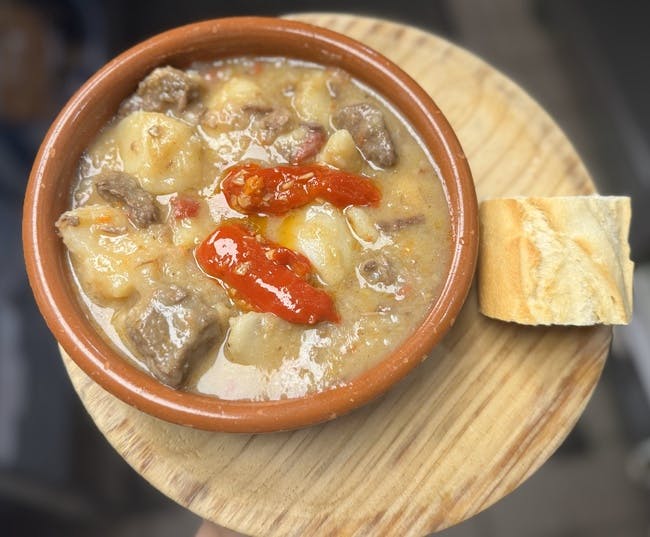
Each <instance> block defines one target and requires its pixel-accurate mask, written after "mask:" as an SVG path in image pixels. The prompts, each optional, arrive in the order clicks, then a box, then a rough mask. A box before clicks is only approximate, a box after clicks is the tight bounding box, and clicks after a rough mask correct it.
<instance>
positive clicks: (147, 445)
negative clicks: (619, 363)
mask: <svg viewBox="0 0 650 537" xmlns="http://www.w3.org/2000/svg"><path fill="white" fill-rule="evenodd" d="M295 18H297V19H300V20H304V21H307V22H311V23H314V24H318V25H321V26H326V27H328V28H331V29H333V30H337V31H339V32H342V33H345V34H348V35H350V36H351V37H354V38H356V39H358V40H360V41H363V42H365V43H367V44H368V45H370V46H371V47H373V48H375V49H377V50H379V51H380V52H382V53H384V54H385V55H386V56H388V57H389V58H390V59H392V60H393V61H395V62H396V63H397V64H399V65H400V66H402V67H403V68H404V69H405V70H406V71H407V72H408V73H410V74H411V75H412V76H413V77H414V78H415V79H416V80H418V81H419V83H420V84H421V85H422V86H423V87H424V88H425V89H426V90H427V91H428V92H429V93H430V94H431V95H432V97H433V98H434V100H435V101H436V102H437V104H438V105H439V107H440V108H441V109H442V111H443V113H444V114H445V115H446V116H447V118H448V119H449V121H450V122H451V124H452V126H453V127H454V128H455V130H456V132H457V134H458V136H459V138H460V141H461V143H462V145H463V147H464V149H465V152H466V154H467V157H468V159H469V162H470V165H471V167H472V170H473V173H474V178H475V181H476V187H477V192H478V196H479V200H481V199H485V198H488V197H498V196H509V195H578V194H589V193H592V192H593V191H594V186H593V184H592V182H591V180H590V178H589V175H588V173H587V172H586V170H585V168H584V166H583V164H582V162H581V161H580V158H579V157H578V156H577V155H576V153H575V151H574V149H573V147H572V146H571V144H570V143H569V141H568V140H567V139H566V137H565V136H564V134H563V133H562V131H561V130H560V129H559V128H558V126H557V125H556V124H555V123H553V121H552V120H551V119H550V118H549V117H548V116H547V114H546V113H545V112H544V111H543V110H542V109H541V108H540V107H539V106H538V105H537V104H536V103H535V102H533V101H532V100H531V99H530V97H528V96H527V95H526V94H525V93H524V92H523V91H522V90H521V89H520V88H519V87H517V86H516V85H515V84H513V83H512V82H511V81H510V80H508V79H507V78H506V77H504V76H503V75H502V74H500V73H498V72H497V71H495V70H494V69H493V68H491V67H490V66H489V65H487V64H485V63H484V62H482V61H481V60H480V59H478V58H476V57H475V56H473V55H471V54H469V53H468V52H466V51H464V50H462V49H460V48H458V47H456V46H454V45H452V44H450V43H449V42H447V41H445V40H443V39H440V38H438V37H435V36H433V35H430V34H428V33H425V32H423V31H420V30H417V29H414V28H411V27H407V26H403V25H399V24H394V23H390V22H387V21H380V20H375V19H368V18H360V17H354V16H347V15H330V14H323V15H320V14H309V15H300V16H295ZM610 339H611V329H610V328H608V327H586V328H575V327H569V328H565V327H553V328H542V327H522V326H516V325H513V324H507V323H502V322H498V321H493V320H489V319H487V318H484V317H482V316H481V315H480V314H479V313H478V308H477V301H476V293H475V292H474V291H472V293H471V294H470V296H469V299H468V301H467V304H466V305H465V307H464V309H463V312H462V314H461V315H460V316H459V318H458V320H457V322H456V325H455V326H454V328H453V329H452V331H451V332H450V333H449V334H448V335H447V336H446V337H445V339H444V340H443V342H442V343H441V344H440V345H438V347H437V348H436V349H435V350H434V351H433V352H432V353H431V355H430V356H429V358H428V359H427V360H426V361H425V362H424V363H423V364H422V365H421V366H419V367H418V368H417V369H416V370H415V371H414V372H413V373H412V374H411V375H410V376H409V377H407V378H406V379H405V380H404V381H402V382H401V383H400V384H399V385H398V386H397V387H395V388H394V389H393V390H391V391H390V392H389V393H388V394H387V395H386V396H384V397H383V398H382V399H380V400H379V401H376V402H375V403H373V404H371V405H368V406H366V407H364V408H362V409H360V410H358V411H356V412H354V413H352V414H349V415H347V416H344V417H340V418H338V419H336V420H334V421H332V422H329V423H326V424H324V425H320V426H316V427H311V428H308V429H303V430H299V431H294V432H287V433H275V434H267V435H241V434H240V435H237V434H225V433H209V432H203V431H196V430H192V429H188V428H184V427H181V426H177V425H172V424H169V423H165V422H163V421H160V420H157V419H155V418H152V417H150V416H148V415H146V414H143V413H141V412H139V411H137V410H135V409H134V408H131V407H130V406H128V405H126V404H124V403H122V402H121V401H119V400H117V399H116V398H114V397H113V396H111V395H109V394H108V393H106V392H105V391H104V390H102V389H101V388H100V387H99V386H98V385H97V384H95V383H94V382H93V381H92V380H91V379H89V378H88V377H87V376H86V375H85V374H84V373H82V372H81V371H80V370H79V369H78V368H77V367H76V366H75V365H74V364H73V363H72V362H71V360H70V359H69V358H68V357H66V356H64V362H65V365H66V367H67V369H68V373H69V374H70V377H71V379H72V382H73V384H74V386H75V389H76V390H77V392H78V393H79V395H80V397H81V399H82V401H83V403H84V405H85V406H86V408H87V410H88V412H89V413H90V415H91V416H92V418H93V419H94V420H95V422H96V423H97V426H98V427H99V429H100V430H101V431H102V433H104V435H105V436H106V438H107V439H108V440H109V442H110V443H111V444H112V445H113V446H114V447H115V449H116V450H117V451H118V452H119V453H120V454H121V455H122V456H123V457H124V458H125V459H126V460H127V462H128V463H129V464H130V465H131V466H133V468H135V470H136V471H138V472H139V473H140V474H141V475H142V476H143V477H144V478H145V479H147V480H148V481H149V482H150V483H151V484H152V485H153V486H154V487H156V488H158V489H159V490H161V491H162V492H164V493H165V494H167V495H168V496H169V497H170V498H172V499H174V500H175V501H177V502H178V503H180V504H181V505H183V506H185V507H187V508H188V509H190V510H191V511H193V512H195V513H197V514H198V515H200V516H202V517H204V518H206V519H209V520H212V521H213V522H215V523H217V524H220V525H222V526H226V527H228V528H232V529H235V530H238V531H241V532H243V533H247V534H252V535H265V536H267V535H295V536H309V535H335V536H341V535H359V536H361V535H363V536H368V535H385V534H387V533H390V534H392V535H423V534H426V533H428V532H432V531H436V530H440V529H443V528H446V527H448V526H450V525H452V524H455V523H458V522H460V521H462V520H465V519H466V518H468V517H471V516H472V515H474V514H476V513H478V512H479V511H481V510H483V509H485V508H486V507H488V506H489V505H491V504H492V503H494V502H495V501H497V500H499V499H500V498H502V497H503V496H504V495H506V494H507V493H508V492H510V491H512V490H513V489H514V488H515V487H517V486H518V485H519V484H520V483H522V481H524V480H525V479H526V478H527V477H528V476H530V475H531V474H532V473H533V472H534V471H535V470H536V469H537V468H538V467H539V466H540V465H541V464H542V463H543V462H544V461H545V460H546V459H547V458H548V457H549V456H550V455H551V453H553V451H554V450H555V449H556V448H557V447H558V445H559V444H560V442H561V441H562V440H563V439H564V438H565V436H566V435H567V434H568V432H569V431H570V429H571V428H572V427H573V425H574V423H575V422H576V420H577V419H578V417H579V415H580V413H581V412H582V410H583V408H584V406H585V405H586V403H587V401H588V399H589V397H590V395H591V393H592V391H593V389H594V387H595V386H596V383H597V381H598V378H599V376H600V373H601V371H602V369H603V365H604V362H605V359H606V355H607V351H608V347H609V343H610Z"/></svg>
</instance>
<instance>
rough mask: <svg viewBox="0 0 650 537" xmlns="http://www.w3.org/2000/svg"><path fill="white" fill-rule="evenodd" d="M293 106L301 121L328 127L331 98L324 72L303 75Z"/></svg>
mask: <svg viewBox="0 0 650 537" xmlns="http://www.w3.org/2000/svg"><path fill="white" fill-rule="evenodd" d="M293 106H294V108H295V110H296V112H297V113H298V116H299V117H300V119H301V120H303V121H307V122H315V123H318V124H320V125H329V123H330V112H331V109H332V97H331V95H330V92H329V90H328V89H327V76H326V74H325V72H317V73H310V74H305V75H304V76H303V77H302V78H301V79H300V82H299V83H298V87H297V88H296V93H295V95H294V97H293Z"/></svg>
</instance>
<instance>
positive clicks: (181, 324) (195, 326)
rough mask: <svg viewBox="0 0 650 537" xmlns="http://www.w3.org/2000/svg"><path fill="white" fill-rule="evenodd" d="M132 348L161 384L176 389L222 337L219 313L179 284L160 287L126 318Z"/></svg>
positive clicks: (127, 333)
mask: <svg viewBox="0 0 650 537" xmlns="http://www.w3.org/2000/svg"><path fill="white" fill-rule="evenodd" d="M124 324H125V327H126V330H125V333H126V337H127V339H128V343H130V345H129V346H130V347H131V348H132V349H133V350H134V351H135V353H136V354H137V355H138V356H139V357H141V358H142V359H143V360H144V362H145V363H146V365H147V366H148V367H149V369H150V370H151V372H152V373H153V374H154V375H155V376H156V377H157V378H158V379H160V380H161V381H162V382H164V383H165V384H168V385H170V386H173V387H176V386H178V385H180V384H181V383H182V382H183V379H184V377H185V373H186V372H187V369H188V366H189V364H190V363H191V362H192V361H193V360H194V359H195V358H197V357H200V356H201V355H202V354H203V353H205V352H206V351H207V350H208V349H209V348H210V347H211V346H212V345H214V344H215V343H216V342H217V341H218V340H219V339H220V338H221V336H222V329H221V326H220V324H219V322H218V319H217V314H216V313H215V312H214V310H213V309H211V308H210V307H209V306H207V305H206V304H205V303H204V302H203V301H202V300H201V298H200V297H199V296H197V295H196V294H194V293H192V292H191V291H189V290H187V289H183V288H181V287H178V286H176V285H169V286H166V287H159V288H158V289H156V290H155V291H154V292H153V294H152V295H151V296H149V297H145V298H142V299H140V301H139V302H138V303H137V304H136V305H135V306H134V307H133V308H132V309H131V310H130V311H129V312H128V314H127V315H126V317H125V323H124Z"/></svg>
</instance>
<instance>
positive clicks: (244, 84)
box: [207, 76, 266, 111]
mask: <svg viewBox="0 0 650 537" xmlns="http://www.w3.org/2000/svg"><path fill="white" fill-rule="evenodd" d="M207 104H208V108H209V109H211V110H216V111H219V110H225V109H228V108H230V109H239V108H243V107H247V106H249V107H250V106H264V105H266V100H265V99H264V93H263V92H262V88H260V87H259V85H258V84H257V83H255V82H253V81H252V80H251V79H249V78H246V77H243V76H237V77H233V78H231V79H230V80H228V81H227V82H226V83H225V84H223V85H222V86H220V87H219V88H218V89H217V90H216V91H215V92H213V93H212V94H211V95H209V96H208V99H207Z"/></svg>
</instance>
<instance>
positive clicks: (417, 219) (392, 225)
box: [377, 214, 426, 233]
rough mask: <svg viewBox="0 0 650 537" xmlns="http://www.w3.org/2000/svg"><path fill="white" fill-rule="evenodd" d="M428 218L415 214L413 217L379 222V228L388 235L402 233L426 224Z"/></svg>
mask: <svg viewBox="0 0 650 537" xmlns="http://www.w3.org/2000/svg"><path fill="white" fill-rule="evenodd" d="M425 221H426V218H425V216H424V215H423V214H415V215H413V216H404V217H400V218H395V219H393V220H382V221H380V222H377V227H378V228H379V229H381V230H382V231H385V232H387V233H392V232H395V231H401V230H402V229H404V228H407V227H411V226H417V225H419V224H424V222H425Z"/></svg>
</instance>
